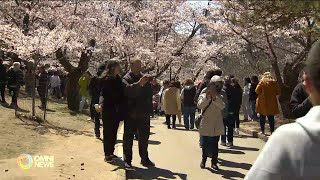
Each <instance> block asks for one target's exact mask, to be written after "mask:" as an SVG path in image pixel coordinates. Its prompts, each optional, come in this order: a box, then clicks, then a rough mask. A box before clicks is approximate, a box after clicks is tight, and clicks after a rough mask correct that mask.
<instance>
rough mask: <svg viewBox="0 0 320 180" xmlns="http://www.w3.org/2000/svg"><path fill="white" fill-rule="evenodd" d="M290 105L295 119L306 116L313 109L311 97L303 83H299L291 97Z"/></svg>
mask: <svg viewBox="0 0 320 180" xmlns="http://www.w3.org/2000/svg"><path fill="white" fill-rule="evenodd" d="M290 105H291V108H292V114H293V116H294V118H300V117H303V116H305V115H306V114H307V113H308V112H309V110H310V109H311V108H312V104H311V102H310V101H309V95H308V94H307V92H306V90H305V88H304V85H303V83H299V84H298V85H297V86H296V87H295V88H294V90H293V92H292V95H291V100H290Z"/></svg>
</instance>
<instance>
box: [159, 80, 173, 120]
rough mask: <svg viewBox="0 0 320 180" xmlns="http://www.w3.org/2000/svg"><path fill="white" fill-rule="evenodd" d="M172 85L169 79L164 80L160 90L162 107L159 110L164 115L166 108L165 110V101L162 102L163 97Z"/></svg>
mask: <svg viewBox="0 0 320 180" xmlns="http://www.w3.org/2000/svg"><path fill="white" fill-rule="evenodd" d="M169 86H170V82H169V81H168V80H165V81H163V82H162V87H161V89H160V91H159V104H160V107H159V111H160V115H164V110H163V102H162V99H163V93H164V91H165V90H166V89H168V88H169Z"/></svg>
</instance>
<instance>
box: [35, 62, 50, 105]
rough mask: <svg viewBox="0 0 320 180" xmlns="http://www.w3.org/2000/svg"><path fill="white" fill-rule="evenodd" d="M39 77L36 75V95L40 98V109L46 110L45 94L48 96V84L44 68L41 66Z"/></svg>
mask: <svg viewBox="0 0 320 180" xmlns="http://www.w3.org/2000/svg"><path fill="white" fill-rule="evenodd" d="M39 70H40V71H39V75H38V81H39V83H38V87H37V90H38V94H39V96H40V101H41V106H40V108H41V109H43V110H44V109H46V108H47V107H46V106H47V94H48V84H49V75H48V73H47V72H46V70H45V67H44V66H41V67H40V69H39Z"/></svg>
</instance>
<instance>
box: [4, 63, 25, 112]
mask: <svg viewBox="0 0 320 180" xmlns="http://www.w3.org/2000/svg"><path fill="white" fill-rule="evenodd" d="M7 78H8V88H9V92H10V94H12V101H11V105H10V106H11V107H14V108H18V95H19V92H20V87H21V86H22V85H23V84H24V81H23V79H24V77H23V72H22V71H21V69H20V63H19V62H14V63H13V66H12V67H11V68H10V69H9V70H8V73H7Z"/></svg>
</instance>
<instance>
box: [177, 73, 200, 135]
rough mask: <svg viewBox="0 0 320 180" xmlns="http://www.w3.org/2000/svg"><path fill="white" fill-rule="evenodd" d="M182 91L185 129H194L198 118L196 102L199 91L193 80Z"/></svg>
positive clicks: (188, 81) (188, 80)
mask: <svg viewBox="0 0 320 180" xmlns="http://www.w3.org/2000/svg"><path fill="white" fill-rule="evenodd" d="M184 85H185V86H184V88H183V89H182V91H181V101H182V104H183V118H184V127H185V128H186V130H189V129H194V120H195V116H196V103H195V101H194V99H195V96H196V93H197V89H196V87H195V86H194V83H193V81H192V80H191V79H187V80H186V81H185V83H184Z"/></svg>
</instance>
